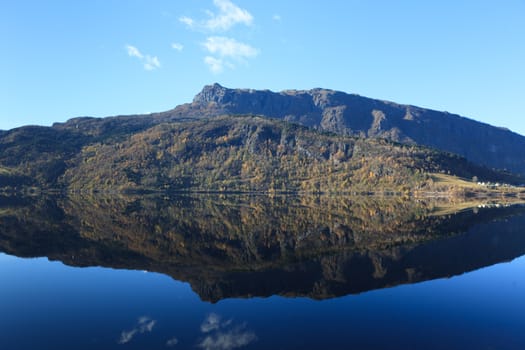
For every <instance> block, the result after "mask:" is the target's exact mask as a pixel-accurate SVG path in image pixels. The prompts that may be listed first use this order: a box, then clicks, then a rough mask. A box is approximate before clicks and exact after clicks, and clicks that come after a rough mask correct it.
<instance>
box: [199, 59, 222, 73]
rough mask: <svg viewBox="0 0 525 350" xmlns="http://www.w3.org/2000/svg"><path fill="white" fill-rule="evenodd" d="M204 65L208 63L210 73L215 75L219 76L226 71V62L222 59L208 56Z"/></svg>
mask: <svg viewBox="0 0 525 350" xmlns="http://www.w3.org/2000/svg"><path fill="white" fill-rule="evenodd" d="M204 63H206V65H207V66H208V68H210V71H211V72H212V73H214V74H219V73H222V72H223V71H224V62H223V60H221V59H218V58H215V57H211V56H206V57H204Z"/></svg>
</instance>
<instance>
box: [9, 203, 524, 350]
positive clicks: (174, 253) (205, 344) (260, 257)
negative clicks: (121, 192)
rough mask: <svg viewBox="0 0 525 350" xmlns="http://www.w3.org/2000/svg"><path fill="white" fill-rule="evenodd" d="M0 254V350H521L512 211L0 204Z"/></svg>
mask: <svg viewBox="0 0 525 350" xmlns="http://www.w3.org/2000/svg"><path fill="white" fill-rule="evenodd" d="M437 214H443V215H437ZM0 251H1V252H2V253H0V278H1V281H2V286H1V288H0V349H525V331H524V330H525V274H524V273H523V272H524V271H525V257H523V255H524V254H525V208H524V207H522V206H511V207H499V208H497V207H492V208H476V209H474V210H465V211H461V212H458V213H454V212H453V210H450V208H448V209H447V208H446V205H443V204H442V203H422V202H414V201H407V200H402V199H396V198H358V199H356V198H329V197H291V198H290V197H279V198H268V197H263V196H259V197H257V196H196V197H169V198H168V197H163V198H157V197H147V198H140V197H120V198H93V197H83V198H79V197H77V198H63V197H56V198H40V197H39V198H23V197H12V198H8V197H3V198H0Z"/></svg>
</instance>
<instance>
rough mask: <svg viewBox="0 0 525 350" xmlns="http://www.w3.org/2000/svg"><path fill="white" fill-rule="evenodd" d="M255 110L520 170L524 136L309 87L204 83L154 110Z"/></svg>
mask: <svg viewBox="0 0 525 350" xmlns="http://www.w3.org/2000/svg"><path fill="white" fill-rule="evenodd" d="M223 114H256V115H262V116H266V117H271V118H279V119H284V120H287V121H290V122H296V123H300V124H303V125H306V126H310V127H314V128H319V129H322V130H326V131H330V132H334V133H338V134H344V135H354V136H361V137H379V138H387V139H390V140H393V141H396V142H403V143H412V144H419V145H425V146H430V147H434V148H437V149H440V150H443V151H447V152H452V153H456V154H459V155H461V156H464V157H466V158H467V159H469V160H471V161H473V162H476V163H479V164H482V165H485V166H489V167H492V168H497V169H506V170H508V171H512V172H516V173H521V174H525V137H524V136H521V135H519V134H516V133H514V132H511V131H509V130H507V129H504V128H498V127H494V126H491V125H488V124H484V123H481V122H477V121H474V120H472V119H468V118H464V117H461V116H459V115H455V114H450V113H447V112H439V111H435V110H430V109H425V108H420V107H416V106H410V105H400V104H396V103H393V102H388V101H381V100H374V99H371V98H367V97H363V96H359V95H356V94H347V93H344V92H339V91H333V90H327V89H312V90H286V91H282V92H272V91H269V90H251V89H228V88H225V87H223V86H221V85H219V84H214V85H209V86H205V87H204V89H203V90H202V91H201V92H200V93H199V94H197V95H196V96H195V98H194V99H193V102H192V103H188V104H183V105H180V106H178V107H176V108H175V109H173V110H171V111H168V112H164V113H159V114H157V115H155V116H154V117H155V118H156V120H157V121H168V120H176V119H181V118H209V117H214V116H218V115H223Z"/></svg>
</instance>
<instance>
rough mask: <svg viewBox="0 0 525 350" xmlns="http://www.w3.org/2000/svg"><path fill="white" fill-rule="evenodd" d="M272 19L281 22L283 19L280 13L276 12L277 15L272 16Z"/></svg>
mask: <svg viewBox="0 0 525 350" xmlns="http://www.w3.org/2000/svg"><path fill="white" fill-rule="evenodd" d="M272 19H273V20H274V21H277V22H279V21H280V20H281V16H280V15H278V14H275V15H273V16H272Z"/></svg>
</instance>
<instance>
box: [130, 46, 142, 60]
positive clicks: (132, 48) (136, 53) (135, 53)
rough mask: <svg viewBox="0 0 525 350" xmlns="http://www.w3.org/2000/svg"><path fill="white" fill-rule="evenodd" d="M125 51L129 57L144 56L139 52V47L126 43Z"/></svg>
mask: <svg viewBox="0 0 525 350" xmlns="http://www.w3.org/2000/svg"><path fill="white" fill-rule="evenodd" d="M126 51H127V52H128V56H130V57H138V58H140V59H142V58H143V57H144V56H143V55H142V54H141V53H140V51H139V49H137V48H136V47H135V46H132V45H126Z"/></svg>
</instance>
